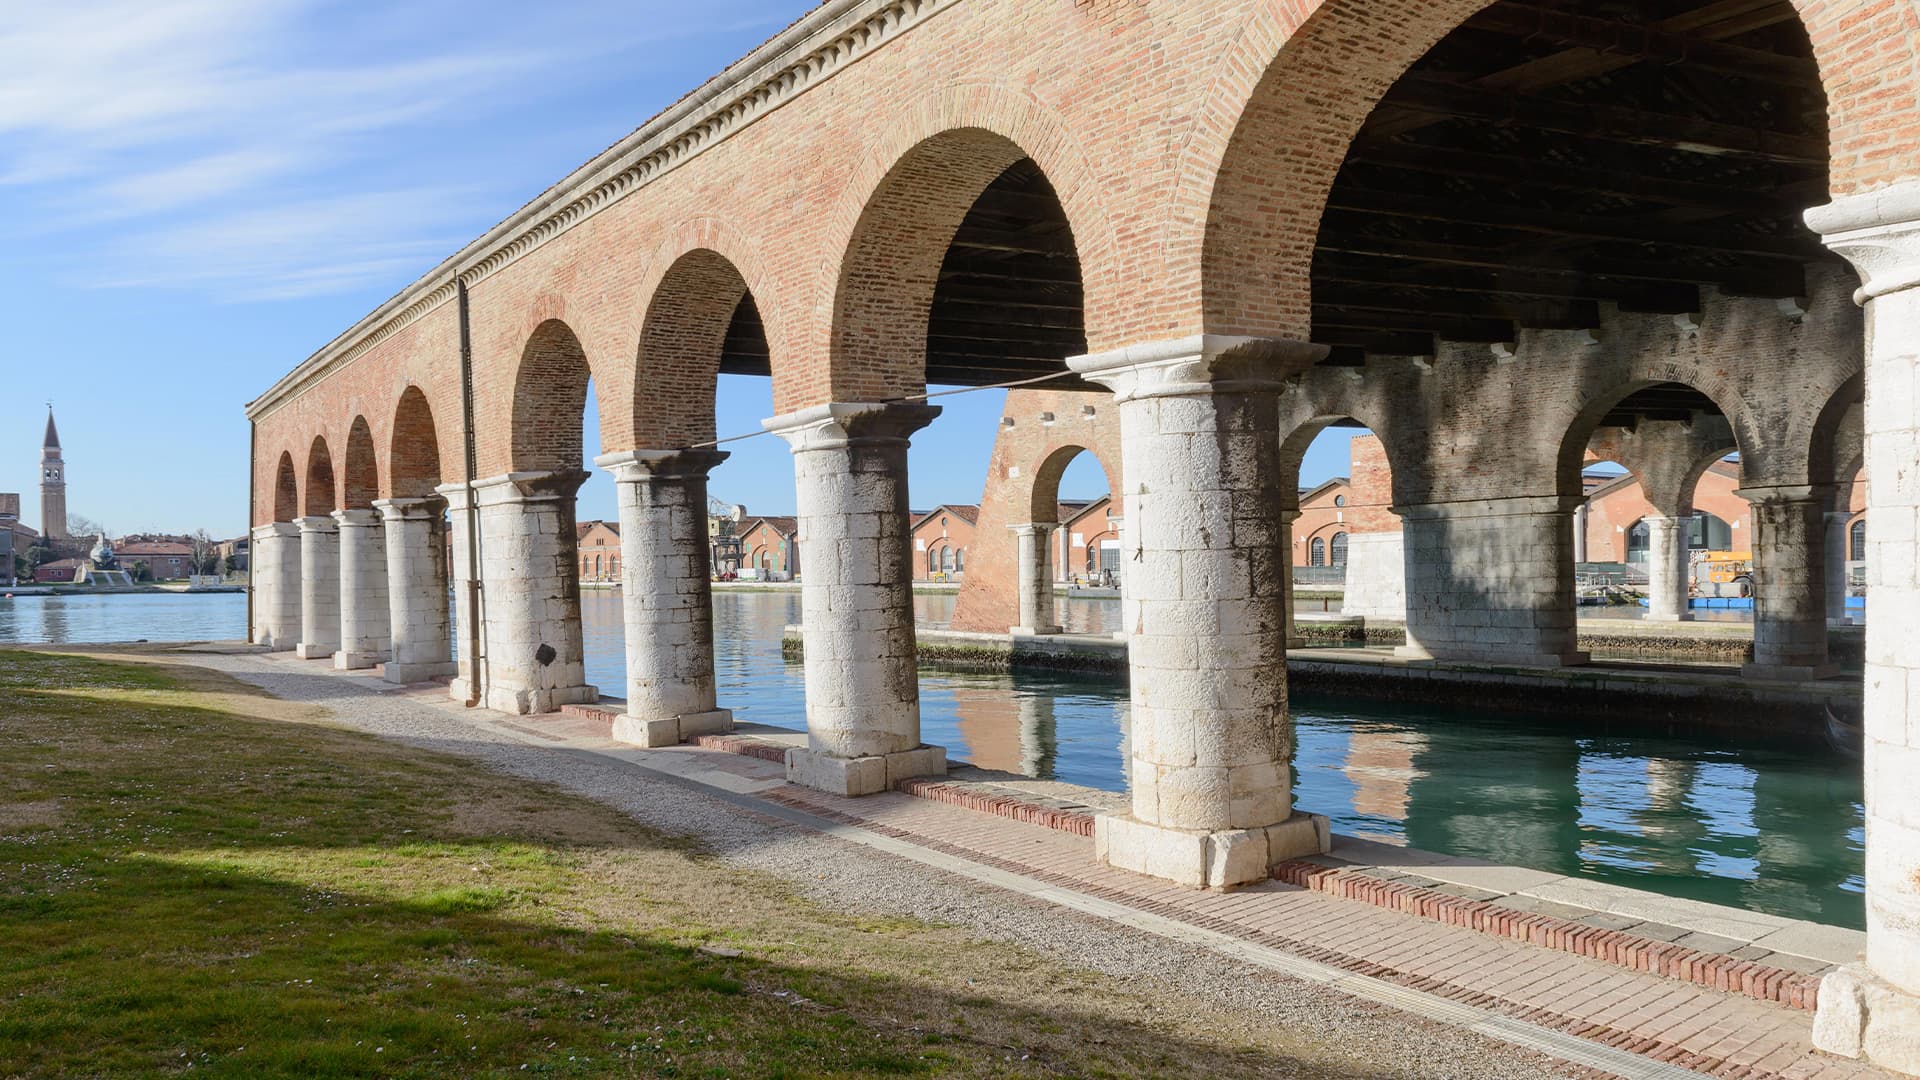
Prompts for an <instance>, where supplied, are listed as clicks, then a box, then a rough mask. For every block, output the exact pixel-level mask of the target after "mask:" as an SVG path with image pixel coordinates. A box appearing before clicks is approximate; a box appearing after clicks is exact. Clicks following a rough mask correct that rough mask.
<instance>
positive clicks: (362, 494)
mask: <svg viewBox="0 0 1920 1080" xmlns="http://www.w3.org/2000/svg"><path fill="white" fill-rule="evenodd" d="M343 464H344V467H343V469H342V474H343V478H344V479H345V481H346V486H345V489H344V492H343V494H342V496H341V502H340V508H341V509H343V510H371V509H373V501H374V500H375V499H378V498H379V497H380V463H379V461H378V459H377V455H376V454H375V453H374V449H373V428H372V427H371V426H370V425H369V424H368V423H367V418H366V417H364V416H356V417H354V418H353V426H352V427H350V428H348V429H347V458H346V461H345V462H344V463H343Z"/></svg>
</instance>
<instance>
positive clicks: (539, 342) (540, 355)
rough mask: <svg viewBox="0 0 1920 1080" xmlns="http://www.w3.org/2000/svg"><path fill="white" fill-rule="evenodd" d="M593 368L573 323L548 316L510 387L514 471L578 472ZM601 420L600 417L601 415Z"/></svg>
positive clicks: (524, 352) (582, 457)
mask: <svg viewBox="0 0 1920 1080" xmlns="http://www.w3.org/2000/svg"><path fill="white" fill-rule="evenodd" d="M592 379H593V371H592V369H591V368H590V367H589V366H588V364H587V352H586V349H585V348H583V347H582V346H581V344H580V339H579V338H578V337H576V336H575V335H574V332H573V330H572V328H571V327H569V326H567V324H566V323H564V322H561V321H560V320H559V319H548V320H547V321H546V322H543V323H541V324H540V325H539V326H537V327H535V328H534V331H533V334H532V335H531V336H530V337H529V338H528V339H527V344H526V347H525V348H523V349H522V350H521V353H520V367H519V370H518V372H517V373H516V375H515V377H514V387H513V440H512V444H513V471H515V472H578V471H580V470H581V469H582V468H584V466H585V460H586V454H585V451H584V442H583V431H582V428H581V423H580V419H579V418H580V417H581V416H582V415H583V414H584V413H585V412H586V408H587V390H588V384H589V383H590V382H591V381H592ZM600 419H602V420H604V419H605V417H604V416H603V417H601V418H600Z"/></svg>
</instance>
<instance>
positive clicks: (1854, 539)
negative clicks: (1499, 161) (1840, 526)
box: [1847, 518, 1867, 562]
mask: <svg viewBox="0 0 1920 1080" xmlns="http://www.w3.org/2000/svg"><path fill="white" fill-rule="evenodd" d="M1847 560H1848V561H1849V562H1866V561H1867V519H1866V518H1861V519H1860V520H1859V521H1856V522H1854V523H1853V526H1852V527H1851V528H1849V529H1848V530H1847Z"/></svg>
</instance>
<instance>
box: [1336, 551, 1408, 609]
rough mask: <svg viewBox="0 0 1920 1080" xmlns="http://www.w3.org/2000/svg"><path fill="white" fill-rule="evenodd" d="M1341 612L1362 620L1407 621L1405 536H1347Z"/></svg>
mask: <svg viewBox="0 0 1920 1080" xmlns="http://www.w3.org/2000/svg"><path fill="white" fill-rule="evenodd" d="M1340 611H1341V613H1342V614H1345V615H1358V616H1360V617H1361V618H1363V619H1388V620H1391V621H1393V622H1401V621H1403V620H1405V619H1406V617H1407V544H1406V534H1405V533H1401V532H1398V531H1395V532H1381V533H1348V534H1347V579H1346V594H1345V595H1344V596H1343V597H1342V598H1341V601H1340Z"/></svg>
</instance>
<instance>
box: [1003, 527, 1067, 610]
mask: <svg viewBox="0 0 1920 1080" xmlns="http://www.w3.org/2000/svg"><path fill="white" fill-rule="evenodd" d="M1007 527H1008V528H1009V529H1012V530H1013V535H1014V537H1015V538H1016V543H1017V545H1018V547H1019V554H1018V556H1017V558H1018V559H1019V560H1020V625H1019V626H1016V627H1014V628H1013V632H1014V633H1016V634H1027V635H1029V636H1031V635H1033V634H1057V633H1059V632H1060V624H1059V623H1058V622H1055V621H1054V617H1053V574H1051V573H1050V572H1048V569H1047V563H1048V559H1047V554H1048V549H1049V548H1051V546H1052V537H1053V534H1054V531H1055V530H1057V529H1058V528H1059V527H1060V526H1059V525H1057V524H1055V523H1053V522H1050V521H1035V522H1030V523H1028V524H1026V525H1009V526H1007Z"/></svg>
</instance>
